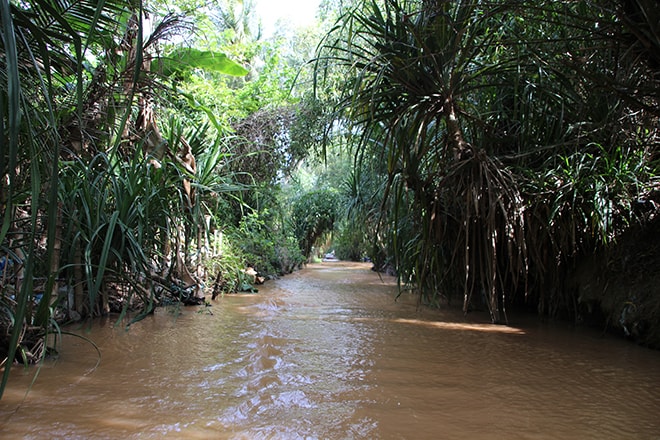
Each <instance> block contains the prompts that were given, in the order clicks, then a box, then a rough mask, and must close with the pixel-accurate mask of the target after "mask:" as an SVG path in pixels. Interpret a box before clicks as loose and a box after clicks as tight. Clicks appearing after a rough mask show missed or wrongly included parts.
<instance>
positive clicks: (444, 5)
mask: <svg viewBox="0 0 660 440" xmlns="http://www.w3.org/2000/svg"><path fill="white" fill-rule="evenodd" d="M633 3H634V6H635V8H637V9H636V10H638V13H636V14H634V15H632V16H629V18H630V20H632V21H633V22H641V24H644V23H646V24H647V25H640V26H639V28H638V29H636V30H634V31H630V30H629V31H627V32H626V31H625V28H626V25H625V23H626V20H622V19H621V18H619V17H626V16H627V15H626V10H625V8H623V9H622V8H621V7H619V5H618V4H617V2H615V1H612V2H605V3H599V4H594V3H592V2H589V1H582V2H570V3H566V2H524V1H523V2H519V1H506V0H503V1H477V0H459V1H453V2H447V1H437V0H410V1H406V0H382V1H374V0H369V1H361V2H357V3H356V5H357V6H355V7H354V8H353V9H350V10H347V11H346V12H345V13H344V14H343V15H342V16H341V17H340V19H339V20H338V22H337V25H336V26H335V28H334V29H333V30H332V31H331V32H330V33H329V34H328V35H327V36H326V38H325V39H324V41H323V42H322V43H321V45H320V46H319V51H318V56H317V59H316V74H317V81H318V84H320V83H321V80H326V81H328V80H337V72H341V75H343V78H344V80H343V81H342V80H338V81H339V82H340V84H342V85H341V86H340V87H339V88H340V90H343V91H344V95H343V97H342V98H343V99H341V100H340V101H339V104H338V105H337V106H336V108H337V111H338V115H337V118H338V119H340V120H341V121H342V122H341V123H340V125H341V126H345V127H350V128H349V131H350V134H351V137H352V138H353V141H354V145H355V148H356V151H357V154H356V156H357V157H358V161H357V162H358V163H359V162H360V161H364V160H380V161H382V163H384V164H385V167H386V170H387V174H388V185H387V187H386V189H385V200H386V202H384V203H383V205H382V206H383V219H384V223H383V224H384V225H385V226H386V227H387V230H388V231H389V234H390V242H391V243H393V244H394V254H395V260H396V266H397V271H398V273H399V276H400V279H401V280H403V281H405V282H410V283H411V284H412V285H413V286H414V287H415V288H417V289H418V290H419V292H420V298H421V299H422V300H424V301H426V302H430V303H433V302H438V301H439V300H441V299H452V298H453V297H455V296H456V293H457V292H461V295H460V296H461V299H462V303H463V310H464V311H467V310H468V309H469V308H470V307H471V306H473V305H479V304H480V303H481V304H485V306H486V307H487V308H488V310H489V312H490V316H491V319H492V321H493V322H502V321H505V320H506V313H505V306H506V304H507V303H510V299H511V298H512V296H514V295H516V297H518V298H520V297H522V298H523V301H526V300H529V301H530V302H531V301H532V300H537V301H538V302H539V310H540V311H541V312H542V313H545V312H547V310H548V305H549V304H550V302H554V305H553V306H552V307H553V309H555V310H556V309H557V307H572V305H571V304H572V303H574V298H571V297H570V295H566V296H563V297H558V296H557V295H556V294H553V293H551V292H548V295H547V296H546V293H544V292H545V291H544V286H545V285H547V284H548V281H549V280H551V281H552V282H553V287H554V288H556V289H561V288H562V286H561V276H562V274H563V273H565V272H563V271H564V270H565V269H566V267H567V266H568V265H570V264H572V263H573V262H574V261H575V260H574V259H575V258H577V256H578V255H579V254H580V253H583V252H589V251H590V250H593V248H594V243H595V241H594V240H593V238H592V237H603V238H605V240H604V241H605V242H608V241H610V240H612V238H613V237H614V236H615V235H616V231H615V229H614V228H613V225H614V224H615V223H616V222H617V221H618V222H619V223H621V222H622V221H623V222H624V223H625V219H630V216H629V215H628V214H629V212H626V210H629V208H630V206H631V204H630V203H629V202H630V200H634V199H635V198H637V197H640V196H643V195H644V194H645V193H647V192H648V185H647V183H648V182H649V178H650V176H651V175H652V173H651V172H650V171H649V168H648V166H649V160H650V158H652V157H653V153H652V151H653V150H654V147H653V143H654V139H657V126H655V128H653V127H654V125H653V123H652V121H653V120H654V118H655V116H653V115H654V114H655V113H654V111H653V109H654V107H653V105H654V104H652V103H656V105H657V97H656V96H655V94H654V93H655V92H652V91H653V90H657V89H654V88H653V87H652V85H653V84H657V80H654V79H653V78H655V76H654V75H653V74H652V69H649V66H648V65H646V64H645V62H642V61H640V60H641V58H640V57H639V56H638V55H635V54H636V53H639V52H646V53H651V54H655V52H656V51H655V50H654V48H656V47H657V45H654V43H653V41H657V36H656V35H655V34H654V33H653V32H652V31H650V28H651V27H652V26H648V24H649V23H651V22H652V21H653V19H652V17H654V15H653V14H652V13H651V12H652V8H651V10H649V9H648V7H647V6H648V5H647V4H646V2H643V1H638V2H633ZM629 6H630V5H629ZM640 11H641V12H640ZM643 11H646V13H643ZM618 14H622V15H618ZM649 19H651V21H649ZM630 20H627V21H630ZM635 20H636V21H635ZM631 32H632V34H633V36H635V38H638V40H639V42H638V43H635V44H634V45H633V47H634V51H630V52H626V51H625V50H624V45H623V44H622V42H623V41H624V40H626V38H628V39H631V38H630V37H631V35H630V34H631ZM632 39H633V40H634V38H632ZM631 55H633V56H631ZM650 61H651V62H652V59H651V60H650ZM331 68H332V69H331ZM333 75H334V76H333ZM596 90H600V91H601V92H602V93H596ZM623 91H626V93H623ZM623 95H626V96H623ZM640 112H641V113H640ZM649 123H650V124H649ZM636 125H637V126H638V128H637V129H635V128H634V127H635V126H636ZM644 127H646V128H644ZM642 133H644V134H642ZM620 146H621V149H620V150H617V148H619V147H620ZM656 149H657V144H656ZM617 151H619V153H617ZM607 163H609V164H610V165H608V166H607V165H606V164H607ZM613 163H616V165H615V166H612V165H613ZM580 164H582V165H580ZM633 168H634V169H636V170H638V172H635V173H634V174H631V173H630V172H628V171H625V170H630V169H633ZM562 169H564V170H567V171H568V170H578V169H580V170H581V171H580V173H581V174H580V176H583V177H586V179H584V180H582V181H581V182H578V181H570V180H567V177H566V176H564V177H561V178H560V179H558V180H555V181H554V182H555V183H552V184H551V183H550V181H549V180H548V179H550V180H552V179H553V178H554V177H557V176H558V174H560V173H561V172H562ZM588 169H591V170H593V171H594V172H596V173H599V174H598V175H595V174H593V173H592V174H582V173H583V171H585V170H588ZM606 169H607V170H609V171H605V170H606ZM616 170H620V171H624V172H623V173H621V172H619V171H616ZM633 175H634V176H636V178H632V177H633ZM552 176H554V177H552ZM546 177H548V179H546ZM569 179H570V178H569ZM568 182H570V183H571V184H568V185H567V183H568ZM645 182H646V183H645ZM583 183H584V185H583ZM592 183H593V185H592ZM552 185H554V187H552V188H551V186H552ZM645 188H646V189H645ZM569 200H570V202H568V201H569ZM406 211H408V212H409V213H410V215H406ZM615 217H616V218H617V219H618V220H615ZM562 225H565V226H568V228H564V226H562ZM571 225H573V226H571ZM571 231H573V232H571ZM571 235H573V236H574V238H573V239H571ZM530 274H531V276H530ZM553 274H554V275H553ZM529 283H535V285H534V286H533V287H534V289H533V290H532V293H529V290H528V289H527V287H528V286H529ZM521 293H522V296H521V295H520V294H521ZM550 296H554V298H552V299H549V297H550Z"/></svg>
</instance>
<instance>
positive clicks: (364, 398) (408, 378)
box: [0, 262, 660, 439]
mask: <svg viewBox="0 0 660 440" xmlns="http://www.w3.org/2000/svg"><path fill="white" fill-rule="evenodd" d="M395 296H396V287H395V284H394V282H393V280H390V279H386V280H384V281H383V280H381V279H379V277H378V275H376V274H374V273H373V272H371V271H370V270H369V268H368V266H365V265H350V264H343V263H336V262H334V263H329V264H326V265H317V266H311V267H310V268H308V269H307V270H305V271H303V272H302V273H297V274H294V275H291V276H288V277H285V278H283V279H281V280H278V281H276V282H271V283H269V284H267V285H266V287H265V288H263V289H261V292H260V293H259V294H258V295H230V296H225V297H224V298H221V299H218V300H217V301H216V302H215V303H214V307H213V312H214V313H213V315H210V314H206V313H197V311H196V310H197V309H183V313H182V314H181V315H180V316H178V317H176V319H175V315H174V314H173V313H172V311H168V310H164V309H162V310H159V311H158V313H156V315H155V316H153V317H150V318H149V319H147V320H144V321H142V322H140V323H139V324H137V325H135V326H133V327H132V328H131V329H130V331H129V332H125V331H124V330H123V329H121V328H115V327H114V326H113V325H112V323H111V322H97V323H95V324H94V326H93V328H92V329H91V331H90V332H87V331H85V330H80V331H81V332H83V334H85V335H86V336H87V337H89V338H91V339H93V340H94V341H95V343H96V344H97V345H98V346H99V348H100V349H101V351H102V353H103V357H102V360H101V363H100V365H99V366H98V368H96V369H93V366H94V365H95V363H96V361H97V354H96V352H95V350H94V349H93V347H91V346H90V345H89V344H87V343H85V342H84V341H82V340H77V339H73V338H70V337H67V338H68V339H67V341H66V342H65V346H64V350H63V353H62V356H61V358H60V359H59V360H58V361H57V362H55V363H52V362H51V363H47V364H46V365H45V366H44V369H43V371H42V372H41V374H40V377H39V379H38V380H37V383H36V385H35V386H34V387H33V389H32V390H31V392H30V394H29V395H28V397H27V398H26V399H25V402H24V403H23V404H22V405H21V406H20V407H19V408H18V410H16V408H17V406H18V405H19V402H20V401H21V399H22V397H23V395H24V393H25V389H26V388H27V386H28V384H29V382H30V381H31V379H32V373H31V372H23V371H22V370H16V371H14V372H13V373H12V375H13V377H12V382H11V384H10V387H9V389H8V391H7V394H6V397H5V398H4V400H3V401H1V402H0V423H2V427H1V428H0V437H2V438H35V439H36V438H44V437H47V438H66V439H78V438H80V439H83V438H109V439H114V438H176V439H179V438H184V439H186V438H193V439H194V438H214V439H217V438H220V439H223V438H224V439H298V438H304V439H330V438H331V439H349V438H365V439H371V438H382V439H413V438H414V439H426V438H428V439H431V438H432V439H435V438H452V439H491V438H503V437H506V438H513V439H517V438H520V439H531V438H536V439H546V438H547V439H554V438H566V439H585V438H587V439H588V438H593V439H597V438H598V439H600V438H615V439H616V438H637V439H652V438H658V436H657V434H658V432H660V423H659V422H658V421H657V409H658V408H660V387H658V384H660V368H658V367H659V366H660V354H658V353H657V352H652V351H649V350H644V349H640V348H639V347H634V346H632V345H630V344H627V343H625V342H621V341H608V340H606V339H603V338H600V337H598V335H593V334H591V333H588V332H586V333H585V332H581V333H578V332H575V331H573V330H569V329H567V328H562V327H561V326H556V325H555V326H551V325H547V324H539V323H537V322H536V321H532V322H529V323H517V324H516V325H512V326H493V325H490V324H487V323H485V322H484V321H482V320H480V318H478V317H476V318H472V317H471V318H470V319H466V318H465V317H463V316H462V315H460V314H455V313H452V312H448V311H440V312H438V311H429V310H425V309H418V307H417V305H416V301H415V299H414V298H409V297H405V296H404V297H402V298H400V300H399V301H398V302H395V301H394V297H395Z"/></svg>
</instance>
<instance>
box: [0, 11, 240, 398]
mask: <svg viewBox="0 0 660 440" xmlns="http://www.w3.org/2000/svg"><path fill="white" fill-rule="evenodd" d="M0 13H1V18H2V29H1V30H2V39H1V44H2V46H0V52H2V53H3V57H1V58H0V80H1V81H2V83H3V87H2V88H1V89H0V121H1V123H0V124H1V125H0V148H1V152H0V176H1V177H2V180H1V181H0V203H2V208H3V213H2V215H3V221H2V227H1V228H0V246H2V254H3V255H2V261H3V262H4V263H3V265H2V272H1V274H0V275H1V278H0V287H1V288H2V292H1V296H0V312H1V313H2V321H1V322H2V327H3V330H7V331H8V332H9V333H10V334H11V336H10V338H8V339H7V340H4V339H3V340H2V347H1V348H2V353H1V354H2V357H3V358H4V362H9V363H11V362H12V361H13V359H14V357H15V353H17V350H18V352H19V353H23V354H24V355H26V356H23V357H24V358H27V357H30V358H31V359H27V360H31V361H34V360H38V359H40V358H42V356H43V355H44V354H45V350H41V351H40V352H39V353H28V352H29V351H30V350H29V349H28V348H27V347H22V346H21V341H22V340H23V339H24V336H25V334H26V333H27V332H39V333H40V336H39V338H40V339H41V340H45V339H46V338H47V332H48V331H49V330H50V328H51V327H50V326H51V325H54V324H55V321H54V314H55V312H56V308H57V306H58V304H60V303H61V301H63V300H65V299H66V300H68V302H69V304H68V307H69V311H75V312H77V313H78V314H82V315H88V316H92V315H95V314H96V313H103V312H104V311H107V310H108V307H109V304H108V303H109V297H108V295H107V290H105V287H107V284H108V282H114V283H119V284H120V285H128V286H129V290H128V292H129V293H128V295H127V296H126V295H125V296H123V300H124V301H125V302H126V303H128V302H130V301H131V298H132V296H133V294H134V293H136V294H135V295H134V296H135V297H137V298H139V299H141V301H142V302H143V303H144V304H145V309H146V310H148V309H149V308H150V307H151V303H152V302H153V300H154V293H153V290H152V289H150V286H152V284H150V281H153V280H149V279H148V277H149V275H150V274H151V273H152V272H153V265H154V264H156V265H157V263H158V262H162V261H163V260H164V259H165V258H166V257H167V255H166V252H167V250H168V249H171V247H168V246H170V244H171V242H172V241H173V240H174V241H176V240H179V237H180V234H179V232H180V228H179V227H178V226H177V225H180V224H183V223H184V221H185V220H187V219H189V218H190V216H192V215H194V209H195V203H201V202H202V201H203V200H204V197H198V198H195V197H194V196H193V192H194V191H195V190H196V189H200V190H199V191H200V193H204V192H206V193H213V192H215V193H216V194H217V193H220V192H222V190H223V189H222V188H221V187H220V186H218V187H213V188H209V187H208V186H204V185H205V183H206V182H205V183H204V184H202V183H201V181H202V180H203V179H207V178H208V175H209V168H211V169H212V168H214V167H215V166H216V165H218V164H219V159H218V155H217V150H218V148H217V142H216V144H215V146H214V148H210V151H209V160H203V161H202V162H203V164H204V169H203V170H201V172H202V173H203V174H199V173H198V171H200V170H197V169H196V167H195V166H194V157H192V154H193V152H192V151H191V147H190V143H189V142H187V141H186V140H185V139H183V138H182V137H181V136H180V134H181V133H179V132H175V131H174V130H173V131H172V133H175V135H173V136H170V138H168V137H166V136H164V135H163V134H162V133H161V128H160V124H159V123H158V118H157V110H158V105H162V102H160V101H158V100H157V99H156V97H157V96H158V94H155V93H153V92H154V90H156V88H157V87H162V88H161V90H165V86H164V84H166V83H165V82H163V81H161V80H160V79H161V78H162V75H165V76H171V75H175V74H177V73H178V72H181V71H182V70H186V69H191V68H195V67H200V68H211V69H216V70H218V69H219V70H221V71H223V72H226V73H229V74H232V75H245V73H246V71H245V69H243V68H241V67H240V66H238V65H236V64H235V63H233V62H231V61H230V60H228V59H227V57H226V56H224V55H222V54H217V56H214V54H212V53H200V52H199V51H194V50H190V51H185V50H175V51H173V52H172V53H173V56H172V57H170V58H162V57H161V58H158V59H156V58H154V53H155V49H157V48H158V47H159V46H158V45H159V41H162V40H163V39H167V38H168V37H169V36H172V35H174V34H176V33H177V32H180V31H181V30H184V29H187V27H188V25H187V24H186V23H185V22H184V21H182V20H181V19H180V18H179V17H176V16H171V15H168V16H165V17H162V19H161V20H160V21H158V22H157V23H155V24H153V26H152V27H151V31H150V32H148V31H147V29H148V28H149V26H147V22H148V21H149V18H150V17H151V18H153V17H154V15H153V14H150V13H149V12H147V10H146V8H145V5H144V4H143V2H141V1H136V2H131V1H124V0H118V1H102V2H95V1H91V2H90V1H86V0H72V1H66V2H53V1H50V0H34V1H29V2H23V3H9V2H7V1H2V2H0ZM152 65H153V66H154V69H152ZM156 68H157V69H156ZM162 95H163V96H166V95H167V94H166V93H163V94H162ZM199 140H200V141H201V142H206V141H207V139H205V138H204V136H203V135H202V136H200V138H199ZM182 145H183V146H185V147H187V148H181V146H182ZM194 147H195V148H196V150H195V152H197V153H199V152H200V151H203V150H204V148H202V147H200V146H199V145H194ZM191 164H193V166H191ZM196 182H200V185H197V184H196ZM224 188H225V189H226V187H224ZM202 195H203V194H202ZM194 221H196V222H198V223H199V224H200V225H203V224H204V222H203V215H197V216H196V217H194ZM195 232H196V230H195ZM67 283H68V284H70V285H69V288H70V289H72V290H73V291H74V292H72V294H71V295H69V294H67V293H66V292H60V291H59V289H58V288H60V287H63V288H64V287H66V284H67ZM63 284H64V285H63ZM83 289H84V290H83ZM64 290H67V289H64ZM120 298H122V297H121V296H120ZM122 310H123V311H124V312H125V311H126V308H125V307H122ZM40 346H41V347H42V348H43V346H44V345H43V344H41V345H40ZM28 354H29V356H27V355H28ZM9 370H10V369H9V368H6V369H5V374H4V376H3V382H2V385H1V386H0V392H1V391H2V389H4V385H5V383H6V380H7V378H8V374H9Z"/></svg>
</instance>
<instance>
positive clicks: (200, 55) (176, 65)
mask: <svg viewBox="0 0 660 440" xmlns="http://www.w3.org/2000/svg"><path fill="white" fill-rule="evenodd" d="M153 63H154V65H153V66H152V70H154V71H157V70H158V69H160V70H161V71H162V73H163V74H164V75H165V76H172V75H174V74H177V73H184V72H187V71H188V70H190V69H203V70H206V71H210V72H219V73H224V74H226V75H231V76H245V75H247V74H248V70H247V69H245V68H244V67H243V66H241V65H240V64H238V63H236V62H235V61H232V60H230V59H229V57H227V55H225V54H224V53H220V52H212V51H204V50H197V49H192V48H181V49H177V50H175V51H174V52H173V53H172V54H170V55H169V56H168V57H165V58H160V59H158V60H154V61H153Z"/></svg>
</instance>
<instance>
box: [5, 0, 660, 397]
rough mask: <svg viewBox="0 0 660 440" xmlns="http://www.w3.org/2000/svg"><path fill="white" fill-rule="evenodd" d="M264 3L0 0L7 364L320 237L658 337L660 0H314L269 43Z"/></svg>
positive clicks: (284, 267)
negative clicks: (312, 18) (306, 17)
mask: <svg viewBox="0 0 660 440" xmlns="http://www.w3.org/2000/svg"><path fill="white" fill-rule="evenodd" d="M253 7H254V3H253V2H252V1H249V0H242V1H241V0H226V1H218V2H217V3H198V2H174V3H169V4H166V3H164V2H160V1H153V2H152V3H149V4H147V3H145V2H143V1H141V0H136V1H133V0H131V1H125V0H106V1H103V2H95V1H90V0H67V1H53V0H30V1H26V2H10V1H8V0H1V1H0V16H1V19H2V20H1V21H2V30H1V32H0V34H1V36H2V39H1V43H0V44H1V45H0V82H1V84H2V88H1V89H0V121H1V122H0V123H1V125H0V150H1V151H0V177H1V178H2V180H1V181H0V204H1V205H2V225H1V227H0V289H1V291H0V330H2V335H1V336H0V357H1V358H2V359H4V363H11V362H13V361H14V360H18V361H21V362H24V363H31V362H38V361H39V360H41V359H43V358H44V356H45V355H46V354H47V352H48V350H49V347H47V345H48V341H49V340H50V339H49V337H48V336H49V335H51V334H55V335H57V333H58V331H60V328H61V325H62V324H63V323H65V322H69V321H72V320H73V321H77V320H87V319H93V318H94V317H96V316H100V315H105V314H109V313H116V314H117V322H118V323H121V324H122V325H126V324H129V325H130V324H131V323H133V322H135V321H137V320H140V319H142V318H144V317H145V316H147V315H148V314H149V313H151V312H153V310H154V308H155V307H157V306H158V305H167V304H173V303H185V304H198V305H202V306H203V305H205V304H208V299H207V297H209V296H211V297H212V298H215V297H217V296H218V295H222V294H225V293H229V292H235V291H238V290H247V291H254V290H255V287H254V285H253V283H254V282H255V281H256V280H260V279H267V278H269V277H276V276H280V275H284V274H287V273H290V272H291V271H293V270H295V269H296V268H298V267H300V266H301V265H302V264H304V263H305V262H306V261H309V260H310V259H313V258H314V257H315V256H318V255H319V254H322V253H323V252H324V251H326V250H330V249H332V250H334V251H336V255H337V256H339V257H340V258H343V259H354V260H367V259H369V260H371V261H372V262H373V263H374V267H375V268H376V269H378V270H383V271H389V272H391V273H393V274H395V275H396V276H397V277H398V280H399V282H400V286H401V290H402V291H403V290H405V289H409V290H411V291H414V292H416V293H417V294H418V295H419V299H420V302H422V303H424V304H429V305H434V306H444V305H445V304H452V303H458V304H460V306H461V307H462V309H463V311H464V312H465V313H467V312H469V311H470V310H473V309H484V310H486V311H487V312H488V313H489V315H490V319H491V320H492V321H493V322H498V323H504V322H507V320H508V318H509V313H510V310H511V309H516V310H534V311H536V312H537V313H539V314H540V315H542V316H547V317H553V318H555V317H560V318H569V319H571V320H575V321H580V320H583V319H598V320H599V322H601V323H607V324H608V325H609V326H611V327H614V328H617V329H619V330H620V331H622V332H624V333H627V334H629V335H630V336H632V337H635V338H637V339H638V340H640V341H641V342H644V343H647V344H650V345H656V346H660V292H658V291H657V286H654V285H653V283H650V282H648V277H647V276H646V275H648V272H649V271H648V268H649V267H653V263H654V262H657V261H658V260H657V259H654V258H657V256H659V255H660V253H658V252H657V251H658V248H657V244H656V242H657V239H653V238H651V239H648V237H654V234H653V231H657V230H660V228H658V223H659V222H660V220H658V219H659V217H657V212H658V208H657V206H658V205H657V204H658V203H660V199H659V197H658V196H659V193H658V179H657V175H658V147H659V145H660V124H659V122H660V120H659V119H660V105H659V102H660V101H659V100H660V96H659V95H658V91H659V90H660V83H659V81H660V73H659V70H658V69H659V68H660V35H658V29H660V8H658V7H657V5H656V4H655V1H654V0H605V1H599V2H594V1H589V0H579V1H574V2H555V1H545V0H541V1H538V0H535V1H527V0H457V1H453V2H448V1H440V0H355V1H333V0H325V1H322V2H321V6H320V12H319V20H320V23H321V24H320V25H319V26H318V27H317V28H316V29H315V31H313V30H309V29H308V30H302V31H298V32H295V33H294V34H290V33H287V32H286V29H283V30H282V31H281V32H276V33H275V34H274V35H273V36H269V37H264V36H263V35H262V34H261V27H260V26H259V23H258V22H257V21H255V17H254V15H253ZM640 234H641V235H640ZM636 235H637V236H642V237H647V238H646V241H645V242H643V245H639V244H627V243H631V241H630V240H629V238H630V237H633V238H634V237H635V236H636ZM642 258H643V259H644V260H643V261H641V262H640V261H636V262H635V263H632V262H631V261H630V260H631V259H637V260H639V259H642ZM248 267H249V268H252V272H248V271H246V269H247V268H248ZM605 271H607V272H609V274H610V276H605V274H604V272H605ZM250 274H256V276H253V275H250ZM612 274H614V275H615V276H614V277H613V276H612ZM612 280H615V281H616V283H610V281H612ZM614 284H616V286H615V285H614ZM8 373H9V368H5V372H4V376H3V382H2V385H1V386H0V390H2V389H3V388H4V385H5V383H6V381H7V378H8Z"/></svg>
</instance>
